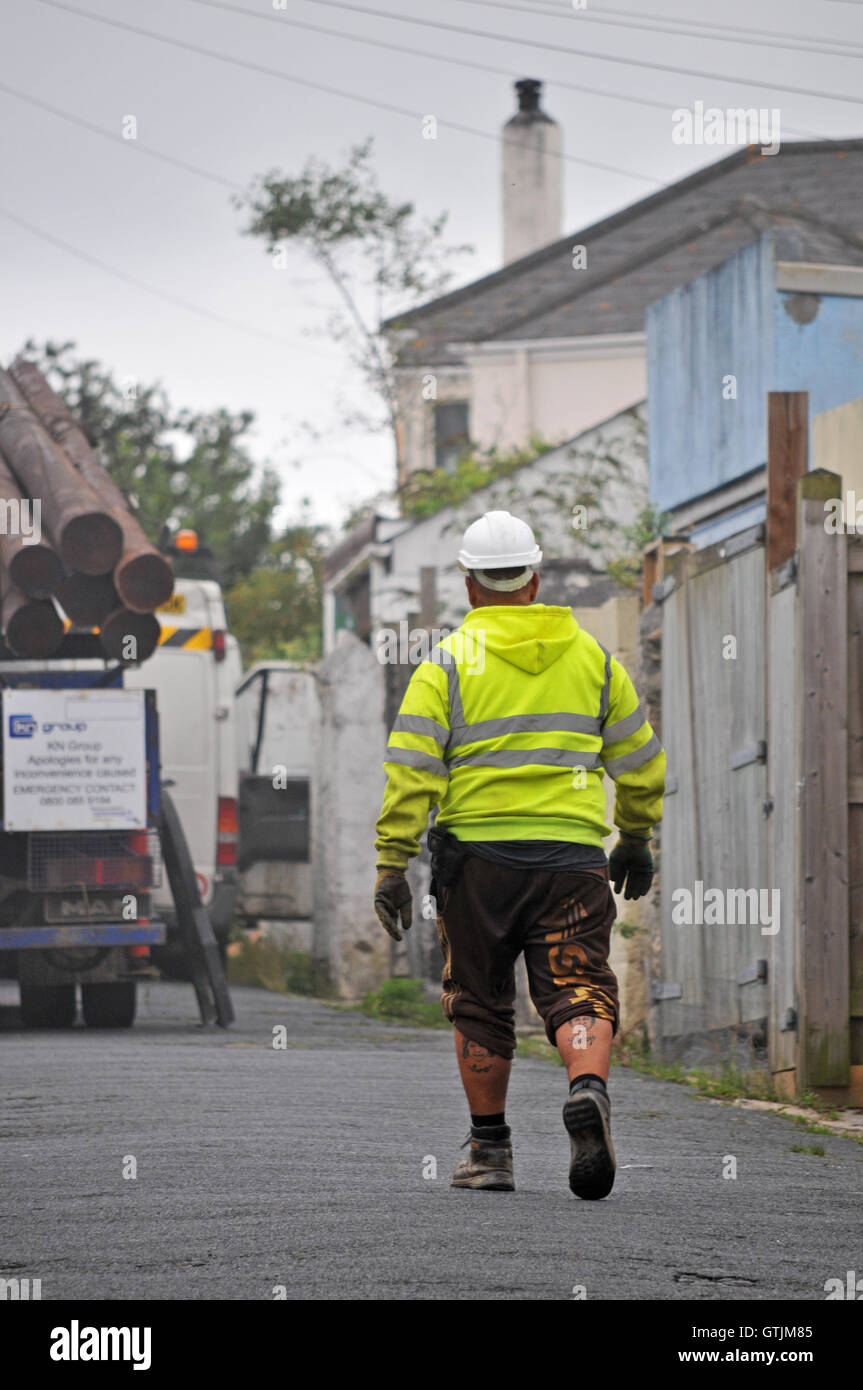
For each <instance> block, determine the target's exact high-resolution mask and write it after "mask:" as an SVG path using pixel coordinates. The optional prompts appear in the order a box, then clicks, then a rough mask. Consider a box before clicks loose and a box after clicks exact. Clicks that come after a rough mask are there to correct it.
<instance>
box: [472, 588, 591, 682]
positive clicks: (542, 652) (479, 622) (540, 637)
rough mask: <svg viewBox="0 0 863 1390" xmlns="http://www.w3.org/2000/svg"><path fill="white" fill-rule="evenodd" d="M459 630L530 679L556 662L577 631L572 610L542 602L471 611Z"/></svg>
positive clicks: (504, 605) (493, 605)
mask: <svg viewBox="0 0 863 1390" xmlns="http://www.w3.org/2000/svg"><path fill="white" fill-rule="evenodd" d="M462 630H463V631H464V632H466V633H470V641H471V643H473V642H475V641H481V642H484V644H485V647H486V650H487V651H490V652H493V653H494V655H495V656H499V657H501V658H502V660H504V661H508V662H509V663H510V665H511V666H517V667H518V669H519V670H520V671H526V672H527V673H528V674H529V675H532V676H537V675H539V674H540V672H542V671H547V670H548V668H549V666H553V665H554V663H555V662H556V661H559V659H560V658H561V657H562V656H563V654H564V652H565V651H568V649H569V648H570V647H571V646H572V644H573V642H574V641H575V639H576V637H577V636H578V633H579V631H580V629H579V626H578V623H577V622H576V621H575V618H574V617H573V616H572V610H571V609H569V608H555V607H552V606H551V605H549V604H545V603H530V604H502V603H501V604H489V605H488V607H484V608H474V609H472V610H471V612H470V613H468V615H467V617H466V618H465V620H464V622H463V624H462ZM480 633H482V637H481V638H480V637H479V634H480Z"/></svg>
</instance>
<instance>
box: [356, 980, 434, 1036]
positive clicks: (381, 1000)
mask: <svg viewBox="0 0 863 1390" xmlns="http://www.w3.org/2000/svg"><path fill="white" fill-rule="evenodd" d="M360 1010H361V1012H362V1013H364V1014H368V1016H369V1018H385V1019H389V1021H390V1022H391V1023H409V1024H412V1025H413V1026H414V1027H418V1028H449V1026H450V1025H449V1023H448V1021H447V1020H446V1019H445V1018H444V1016H443V1013H442V1012H441V1006H440V1004H433V1003H431V1002H430V1001H429V1000H427V999H425V998H424V991H423V982H422V980H407V979H396V980H384V982H383V984H382V985H379V986H378V988H377V989H372V990H369V992H368V994H367V995H366V996H365V998H364V999H363V1002H362V1003H361V1004H360Z"/></svg>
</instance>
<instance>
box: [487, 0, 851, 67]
mask: <svg viewBox="0 0 863 1390" xmlns="http://www.w3.org/2000/svg"><path fill="white" fill-rule="evenodd" d="M462 2H463V3H464V4H467V5H479V6H482V7H484V8H486V9H492V10H515V11H517V12H518V13H519V14H529V15H534V16H539V17H541V18H543V19H562V20H565V21H566V22H567V23H568V24H574V23H575V24H610V25H612V26H614V27H615V28H619V29H643V30H646V31H647V33H649V34H676V35H678V36H679V37H681V38H692V39H698V38H702V39H717V40H719V41H720V42H721V43H734V44H739V45H743V46H750V45H752V46H754V47H759V48H763V47H767V48H787V49H790V50H791V51H792V52H795V53H800V52H804V53H825V54H827V55H828V56H830V57H834V58H842V57H851V58H853V57H856V56H857V55H858V53H863V45H861V44H857V43H853V42H850V41H849V42H848V43H846V42H844V41H843V40H841V39H835V40H832V41H831V42H829V43H824V42H823V40H822V39H820V38H818V39H816V38H810V37H809V36H808V35H804V34H800V35H796V34H788V33H777V32H776V31H775V30H772V29H737V28H731V27H729V26H728V25H719V24H711V23H710V21H709V20H703V19H689V18H688V17H687V18H678V17H676V16H674V15H667V14H655V15H651V14H644V13H643V12H642V11H637V10H621V9H618V8H616V7H614V6H610V5H603V7H602V9H601V10H600V11H598V12H597V11H596V10H591V9H589V8H585V9H583V10H574V9H572V8H569V9H565V8H564V6H563V5H554V6H551V5H549V4H546V3H544V0H543V2H542V3H540V4H536V5H530V4H528V5H525V4H515V3H513V2H512V0H462ZM618 16H619V18H618ZM645 21H655V22H648V23H645ZM683 25H685V26H687V27H685V28H682V27H681V26H683ZM705 29H719V30H721V32H720V33H718V34H717V33H713V34H708V33H704V30H705ZM755 35H758V36H759V37H755ZM750 36H751V37H750Z"/></svg>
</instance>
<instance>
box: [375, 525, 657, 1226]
mask: <svg viewBox="0 0 863 1390" xmlns="http://www.w3.org/2000/svg"><path fill="white" fill-rule="evenodd" d="M458 558H459V566H460V568H461V569H462V570H464V571H465V572H466V574H467V579H466V585H467V593H468V598H469V600H470V604H471V610H472V611H471V612H470V613H469V614H468V616H467V617H466V618H465V620H464V623H463V624H462V626H461V627H460V628H459V629H458V630H457V631H456V632H454V633H450V635H449V636H448V637H446V638H444V639H443V641H442V642H441V643H440V645H439V646H438V647H436V648H435V649H434V651H433V652H432V653H431V655H430V657H429V659H428V660H427V661H423V662H422V663H421V664H420V665H419V666H418V667H417V669H416V671H415V672H414V673H413V676H412V677H411V681H410V684H409V686H408V689H407V692H406V694H405V698H404V700H403V702H402V706H401V710H400V712H399V715H398V717H397V719H396V721H395V724H394V725H393V729H392V733H391V735H390V740H389V744H388V747H387V753H386V759H385V764H384V766H385V768H386V772H387V786H386V792H385V795H384V803H383V809H382V811H381V815H380V819H379V820H378V823H377V827H376V828H377V839H376V841H375V848H376V850H377V869H378V878H377V884H376V887H375V910H376V912H377V914H378V917H379V918H380V921H381V923H382V925H383V926H384V927H385V929H386V930H387V931H388V932H389V934H390V936H392V937H394V939H395V940H397V941H400V940H401V939H402V937H401V931H400V929H399V924H401V927H402V928H403V929H404V930H407V928H408V927H409V926H410V924H411V894H410V889H409V887H408V884H407V880H406V878H405V869H406V867H407V864H408V861H409V859H410V858H411V857H412V856H413V855H415V854H417V853H418V852H419V840H420V836H421V835H422V833H423V831H424V830H425V827H426V824H427V821H428V816H429V812H430V810H431V809H432V807H434V806H435V805H437V807H438V808H439V809H438V814H437V818H436V821H435V824H434V826H433V827H432V828H431V829H430V830H429V847H430V849H431V854H432V894H433V895H434V897H435V899H436V901H437V914H438V915H437V928H438V934H439V937H440V942H441V949H442V950H443V953H444V958H445V964H444V971H443V995H442V999H441V1003H442V1005H443V1009H444V1013H445V1014H446V1016H447V1018H448V1019H449V1020H450V1022H451V1023H453V1024H454V1025H455V1044H456V1055H457V1058H458V1065H459V1071H460V1074H461V1080H462V1084H463V1085H464V1089H465V1093H466V1095H467V1100H468V1105H469V1108H470V1117H471V1131H470V1137H469V1143H470V1150H469V1157H468V1158H466V1159H465V1160H464V1161H463V1162H461V1163H459V1165H458V1166H457V1168H456V1169H455V1172H454V1174H453V1177H452V1185H453V1186H454V1187H468V1188H484V1189H492V1190H496V1191H507V1192H510V1191H513V1190H514V1187H515V1183H514V1180H513V1162H512V1143H511V1132H510V1129H509V1126H508V1125H507V1123H506V1109H505V1107H506V1093H507V1086H508V1083H509V1074H510V1067H511V1062H512V1057H513V1053H514V1051H515V1042H516V1036H515V1025H514V1019H515V1010H514V1007H513V1005H514V999H515V973H514V966H515V962H516V960H517V958H518V956H519V955H520V953H521V952H522V951H523V952H524V957H525V965H526V968H527V975H528V981H529V985H530V993H531V998H532V999H533V1002H534V1004H535V1006H536V1008H537V1011H538V1012H539V1014H540V1015H541V1017H542V1019H543V1022H544V1024H545V1029H546V1034H547V1036H548V1039H549V1041H550V1042H551V1043H553V1044H555V1045H556V1046H557V1048H558V1049H559V1051H560V1055H561V1057H562V1059H563V1062H564V1064H565V1066H566V1069H567V1073H568V1076H569V1083H570V1084H569V1097H568V1099H567V1101H566V1103H565V1105H564V1108H563V1120H564V1125H565V1127H566V1130H567V1132H568V1134H569V1138H570V1149H571V1159H570V1169H569V1185H570V1188H571V1189H572V1191H573V1192H574V1193H575V1194H576V1195H577V1196H579V1197H582V1198H585V1199H597V1198H601V1197H606V1196H607V1195H608V1193H609V1192H610V1191H611V1188H612V1186H613V1183H614V1173H615V1158H614V1148H613V1146H612V1142H611V1128H610V1104H609V1099H608V1093H607V1090H606V1081H607V1079H608V1069H609V1060H610V1052H611V1041H612V1038H613V1036H614V1034H615V1033H616V1031H617V1027H618V994H617V980H616V978H615V975H614V972H613V971H612V970H611V968H610V966H609V963H608V954H609V947H610V938H611V926H612V923H613V921H614V918H615V915H616V910H615V904H614V898H613V896H612V893H611V889H610V886H609V875H610V877H611V880H612V881H613V882H614V886H615V890H616V891H617V892H620V890H621V888H623V887H624V886H625V896H626V897H627V898H639V897H641V896H642V895H643V894H645V893H646V892H647V891H648V890H649V888H650V884H651V880H652V877H653V860H652V857H651V854H650V851H649V849H648V841H649V839H650V835H651V830H652V828H653V826H654V825H656V824H657V822H658V821H659V820H660V819H661V815H662V795H663V791H664V786H665V754H664V752H663V750H662V747H661V745H660V742H659V740H658V738H657V737H656V735H655V734H654V733H653V730H652V729H651V727H650V724H649V723H648V721H647V719H646V718H645V715H644V711H643V709H642V708H641V705H640V704H639V701H638V697H637V695H636V693H635V690H634V688H633V686H632V682H631V681H630V679H629V676H628V675H627V674H626V671H625V670H624V669H623V667H622V666H621V665H620V663H619V662H618V661H616V660H615V659H614V657H612V656H611V655H610V654H609V653H608V652H607V651H606V650H605V648H604V647H602V646H600V644H599V643H598V642H597V641H596V640H595V639H594V638H593V637H590V636H589V635H588V634H587V633H586V632H585V631H584V630H583V629H582V628H580V627H579V625H578V623H577V622H576V621H575V619H574V617H573V615H572V610H571V609H569V608H556V607H550V606H547V605H545V604H541V603H537V602H536V596H537V592H538V590H539V575H538V573H537V572H536V571H537V567H538V566H539V564H540V563H541V560H542V552H541V551H540V550H539V548H538V546H537V544H536V540H535V538H534V534H533V531H532V530H531V528H530V527H529V526H528V525H527V523H526V522H524V521H520V520H519V519H518V518H517V517H513V516H511V515H510V514H509V512H487V513H486V515H485V516H483V517H481V518H480V519H479V521H475V522H474V523H473V525H472V526H469V527H468V529H467V531H466V532H465V535H464V541H463V545H462V549H461V551H460V552H459V557H458ZM603 772H607V773H608V774H609V775H610V776H611V777H613V778H614V780H615V783H616V795H615V813H614V822H615V825H616V826H617V828H618V830H619V832H620V838H619V841H618V843H617V845H616V847H615V848H614V850H613V851H612V853H611V856H610V859H609V860H606V857H605V853H604V851H603V847H602V841H603V838H604V837H605V836H606V835H608V834H610V833H611V832H610V827H609V826H607V825H606V824H605V790H604V787H603ZM465 1142H466V1143H467V1142H468V1141H465Z"/></svg>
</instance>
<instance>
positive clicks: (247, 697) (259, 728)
mask: <svg viewBox="0 0 863 1390" xmlns="http://www.w3.org/2000/svg"><path fill="white" fill-rule="evenodd" d="M236 694H237V726H236V727H237V757H238V761H239V768H240V793H239V796H240V802H239V823H240V854H239V861H238V862H239V869H240V895H239V901H238V904H237V916H238V918H239V919H240V920H241V921H242V922H244V923H245V924H246V925H247V926H253V925H255V924H256V923H257V922H258V921H260V920H266V921H280V922H293V923H301V922H308V921H310V920H311V918H312V916H313V911H314V902H313V890H312V860H313V844H312V801H313V787H314V781H315V773H316V766H317V757H318V753H317V750H318V740H319V729H320V721H321V712H320V696H319V692H318V683H317V680H316V679H315V676H314V673H313V672H312V671H311V670H309V669H308V667H306V666H303V665H300V664H297V663H296V662H291V661H261V662H258V663H257V664H256V665H255V666H253V667H251V669H250V670H249V671H248V673H247V674H246V676H245V677H244V679H243V680H242V682H241V683H240V684H239V685H238V687H237V692H236Z"/></svg>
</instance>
